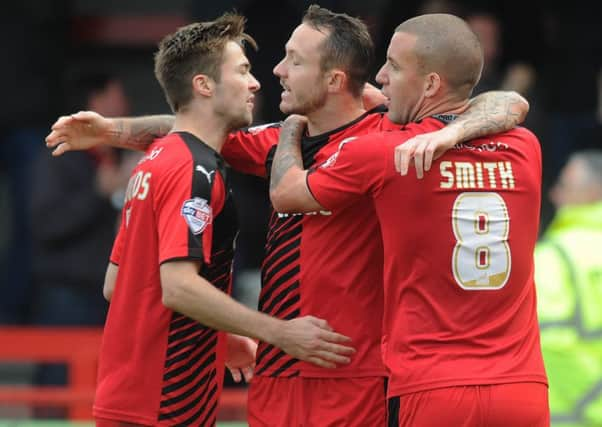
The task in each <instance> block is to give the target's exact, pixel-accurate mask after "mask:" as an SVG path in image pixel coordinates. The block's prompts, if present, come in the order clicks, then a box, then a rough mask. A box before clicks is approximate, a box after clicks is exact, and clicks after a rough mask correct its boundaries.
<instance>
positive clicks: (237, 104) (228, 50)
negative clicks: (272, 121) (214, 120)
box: [214, 41, 260, 130]
mask: <svg viewBox="0 0 602 427" xmlns="http://www.w3.org/2000/svg"><path fill="white" fill-rule="evenodd" d="M259 88H260V85H259V82H258V81H257V80H256V79H255V77H254V76H253V74H251V64H250V63H249V60H248V59H247V57H246V55H245V53H244V51H243V50H242V48H241V47H240V46H239V45H238V44H237V43H235V42H232V41H231V42H228V43H227V44H226V46H225V48H224V57H223V62H222V65H221V80H220V82H219V83H216V86H215V93H214V100H215V112H216V113H217V114H218V115H221V116H222V117H224V119H225V120H226V121H227V122H228V124H229V126H228V127H229V129H232V130H234V129H239V128H241V127H245V126H248V125H250V124H251V122H252V121H253V104H254V98H255V96H254V95H253V94H254V93H255V92H257V91H258V90H259Z"/></svg>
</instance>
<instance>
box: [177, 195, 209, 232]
mask: <svg viewBox="0 0 602 427" xmlns="http://www.w3.org/2000/svg"><path fill="white" fill-rule="evenodd" d="M181 213H182V216H183V217H184V219H185V220H186V223H187V224H188V228H190V231H191V232H192V234H195V235H196V234H201V233H202V232H203V230H205V228H206V227H207V226H208V225H209V224H211V221H212V218H213V213H212V211H211V206H209V203H207V200H205V199H202V198H200V197H195V198H194V199H190V200H186V201H185V202H184V204H183V205H182V212H181Z"/></svg>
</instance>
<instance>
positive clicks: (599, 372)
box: [535, 150, 602, 427]
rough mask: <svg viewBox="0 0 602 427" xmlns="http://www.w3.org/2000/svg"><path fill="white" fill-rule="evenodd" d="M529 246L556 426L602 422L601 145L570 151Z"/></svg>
mask: <svg viewBox="0 0 602 427" xmlns="http://www.w3.org/2000/svg"><path fill="white" fill-rule="evenodd" d="M550 198H551V199H552V202H553V203H554V205H555V206H556V208H557V209H558V210H557V212H556V216H555V217H554V219H553V221H552V223H551V224H550V226H549V227H548V229H547V230H546V232H545V234H544V235H543V239H542V240H541V241H540V242H539V243H538V245H537V247H536V250H535V283H536V285H537V296H538V312H539V321H540V329H541V346H542V349H543V356H544V360H545V365H546V369H547V373H548V379H549V383H550V391H549V394H550V409H551V413H552V424H553V425H554V426H563V427H564V426H566V427H569V426H580V427H587V426H600V425H602V251H600V247H601V246H602V151H601V150H585V151H578V152H575V153H574V154H573V155H572V156H571V157H570V159H569V161H568V163H567V165H566V166H565V167H564V168H563V169H562V172H561V174H560V177H559V179H558V181H557V183H556V185H555V186H554V187H553V188H552V190H551V192H550Z"/></svg>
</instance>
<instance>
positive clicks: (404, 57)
mask: <svg viewBox="0 0 602 427" xmlns="http://www.w3.org/2000/svg"><path fill="white" fill-rule="evenodd" d="M415 44H416V36H414V35H411V34H407V33H402V32H396V33H395V34H393V38H392V39H391V43H389V48H388V49H387V61H386V62H385V64H384V65H383V66H382V67H381V69H380V70H379V72H378V74H377V75H376V81H377V82H378V83H380V84H381V85H382V92H383V95H385V96H386V97H387V98H388V103H387V104H388V107H389V119H391V121H393V122H395V123H400V124H405V123H409V122H411V121H413V120H415V118H416V115H417V112H418V110H419V109H420V107H421V106H422V103H423V99H424V88H425V80H424V76H423V75H422V73H421V72H420V69H419V66H418V60H417V58H416V55H415V54H414V51H413V48H414V45H415Z"/></svg>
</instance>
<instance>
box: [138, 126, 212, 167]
mask: <svg viewBox="0 0 602 427" xmlns="http://www.w3.org/2000/svg"><path fill="white" fill-rule="evenodd" d="M197 151H198V152H199V153H196V152H197ZM205 151H207V152H212V151H213V150H212V149H211V148H210V147H208V146H205V144H203V143H202V142H201V141H200V140H199V139H198V138H196V137H195V136H193V135H191V134H185V133H180V132H174V133H170V134H168V135H166V136H164V137H162V138H157V139H155V140H154V141H153V143H152V144H151V145H150V146H149V147H148V148H147V149H146V152H145V153H144V156H143V157H142V158H141V159H140V161H139V162H138V164H139V165H142V164H145V167H147V168H152V169H155V170H166V171H167V170H170V169H174V168H181V167H187V166H189V165H190V163H191V162H192V161H193V160H194V157H198V156H199V155H201V156H202V155H204V152H205Z"/></svg>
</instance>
